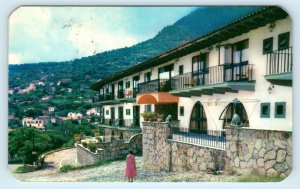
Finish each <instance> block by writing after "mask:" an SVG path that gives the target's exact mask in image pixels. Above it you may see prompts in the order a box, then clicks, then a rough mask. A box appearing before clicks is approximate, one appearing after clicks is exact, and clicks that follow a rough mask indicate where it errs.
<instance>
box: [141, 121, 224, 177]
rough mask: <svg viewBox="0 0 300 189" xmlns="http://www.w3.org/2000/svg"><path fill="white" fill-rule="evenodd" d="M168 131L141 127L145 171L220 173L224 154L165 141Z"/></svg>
mask: <svg viewBox="0 0 300 189" xmlns="http://www.w3.org/2000/svg"><path fill="white" fill-rule="evenodd" d="M169 136H170V128H169V127H168V124H167V123H163V122H161V123H160V122H144V123H143V167H144V168H145V169H146V170H148V171H178V172H183V171H195V172H198V171H211V170H223V169H224V158H225V150H220V149H213V148H207V147H203V146H199V145H194V144H187V143H183V142H178V141H173V140H170V139H168V138H169Z"/></svg>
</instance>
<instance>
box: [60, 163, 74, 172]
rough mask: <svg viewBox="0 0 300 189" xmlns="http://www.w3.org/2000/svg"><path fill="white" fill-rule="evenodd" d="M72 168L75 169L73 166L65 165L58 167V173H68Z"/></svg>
mask: <svg viewBox="0 0 300 189" xmlns="http://www.w3.org/2000/svg"><path fill="white" fill-rule="evenodd" d="M74 168H75V166H73V165H71V164H65V165H63V166H62V167H60V169H59V171H60V172H62V173H67V172H69V171H70V170H72V169H74Z"/></svg>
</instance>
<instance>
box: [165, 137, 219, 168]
mask: <svg viewBox="0 0 300 189" xmlns="http://www.w3.org/2000/svg"><path fill="white" fill-rule="evenodd" d="M169 142H170V144H171V151H172V152H171V154H172V155H171V158H172V160H171V162H172V164H171V165H172V168H171V170H172V171H178V172H183V171H194V172H199V171H205V172H211V171H214V170H224V158H225V150H220V149H214V148H206V147H203V146H198V145H193V144H187V143H182V142H175V141H172V140H169Z"/></svg>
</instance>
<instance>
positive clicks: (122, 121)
mask: <svg viewBox="0 0 300 189" xmlns="http://www.w3.org/2000/svg"><path fill="white" fill-rule="evenodd" d="M118 115H119V119H118V120H119V126H121V127H122V126H124V119H123V107H119V108H118Z"/></svg>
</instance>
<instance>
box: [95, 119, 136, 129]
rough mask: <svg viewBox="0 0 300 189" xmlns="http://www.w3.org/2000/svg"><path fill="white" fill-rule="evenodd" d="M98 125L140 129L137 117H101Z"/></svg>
mask: <svg viewBox="0 0 300 189" xmlns="http://www.w3.org/2000/svg"><path fill="white" fill-rule="evenodd" d="M99 124H100V126H101V127H105V128H112V129H114V128H115V129H119V130H140V121H139V118H133V119H104V118H101V120H100V123H99Z"/></svg>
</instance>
